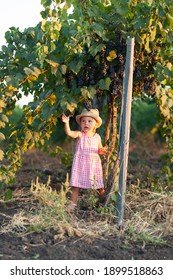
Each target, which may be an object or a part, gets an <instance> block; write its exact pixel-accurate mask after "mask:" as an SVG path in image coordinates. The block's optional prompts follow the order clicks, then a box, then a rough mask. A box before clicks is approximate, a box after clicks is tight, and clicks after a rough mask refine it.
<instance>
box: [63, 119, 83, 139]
mask: <svg viewBox="0 0 173 280" xmlns="http://www.w3.org/2000/svg"><path fill="white" fill-rule="evenodd" d="M69 120H70V116H68V117H67V116H66V115H65V114H63V115H62V122H63V123H64V129H65V133H66V134H67V135H68V136H70V137H72V138H77V137H80V136H81V132H80V131H77V130H76V131H74V130H71V129H70V125H69Z"/></svg>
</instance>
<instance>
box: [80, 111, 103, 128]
mask: <svg viewBox="0 0 173 280" xmlns="http://www.w3.org/2000/svg"><path fill="white" fill-rule="evenodd" d="M82 117H91V118H93V119H95V121H96V122H97V128H98V127H100V126H101V124H102V119H101V118H100V117H99V111H98V109H91V110H89V111H88V110H87V109H84V110H83V111H82V113H81V114H80V115H77V116H76V121H77V123H78V124H80V120H81V118H82Z"/></svg>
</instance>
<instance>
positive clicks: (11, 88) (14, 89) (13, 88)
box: [8, 85, 18, 91]
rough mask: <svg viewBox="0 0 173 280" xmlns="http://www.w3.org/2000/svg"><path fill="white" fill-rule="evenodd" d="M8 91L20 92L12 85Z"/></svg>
mask: <svg viewBox="0 0 173 280" xmlns="http://www.w3.org/2000/svg"><path fill="white" fill-rule="evenodd" d="M8 89H9V90H12V91H18V88H16V87H13V86H12V85H9V87H8Z"/></svg>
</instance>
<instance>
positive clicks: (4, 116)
mask: <svg viewBox="0 0 173 280" xmlns="http://www.w3.org/2000/svg"><path fill="white" fill-rule="evenodd" d="M1 120H2V121H3V122H6V123H8V121H9V120H8V117H7V116H6V115H4V114H2V115H1Z"/></svg>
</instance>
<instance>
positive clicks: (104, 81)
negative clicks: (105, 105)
mask: <svg viewBox="0 0 173 280" xmlns="http://www.w3.org/2000/svg"><path fill="white" fill-rule="evenodd" d="M98 84H99V87H100V88H101V89H103V90H109V86H110V84H111V79H110V78H108V77H107V78H106V79H101V80H100V81H99V83H98Z"/></svg>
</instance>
